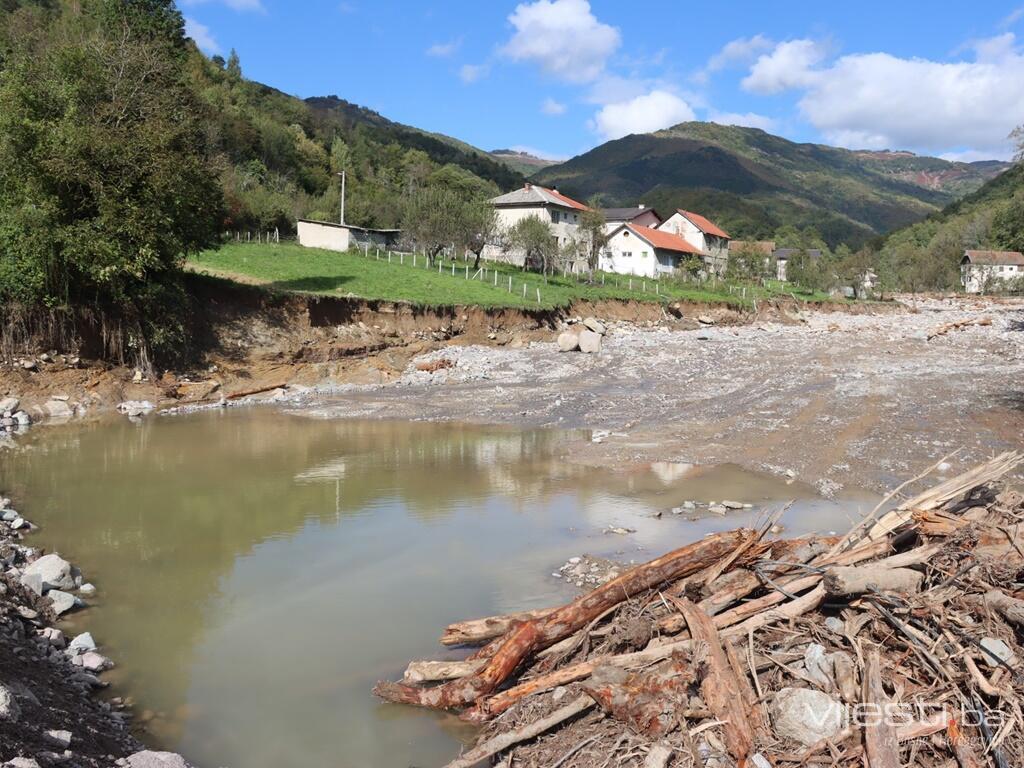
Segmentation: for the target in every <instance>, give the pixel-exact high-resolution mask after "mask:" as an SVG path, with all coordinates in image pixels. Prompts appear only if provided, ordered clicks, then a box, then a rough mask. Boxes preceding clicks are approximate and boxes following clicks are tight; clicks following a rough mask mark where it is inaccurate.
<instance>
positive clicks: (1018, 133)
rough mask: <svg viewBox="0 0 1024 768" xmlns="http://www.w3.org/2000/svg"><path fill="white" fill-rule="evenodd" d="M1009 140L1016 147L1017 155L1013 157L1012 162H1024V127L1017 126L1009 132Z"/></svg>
mask: <svg viewBox="0 0 1024 768" xmlns="http://www.w3.org/2000/svg"><path fill="white" fill-rule="evenodd" d="M1010 140H1011V141H1013V143H1014V144H1015V145H1016V147H1017V153H1016V154H1015V155H1014V160H1016V161H1017V162H1018V163H1019V162H1024V125H1018V126H1017V127H1016V128H1014V129H1013V130H1012V131H1010Z"/></svg>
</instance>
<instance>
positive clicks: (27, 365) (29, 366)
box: [21, 360, 39, 371]
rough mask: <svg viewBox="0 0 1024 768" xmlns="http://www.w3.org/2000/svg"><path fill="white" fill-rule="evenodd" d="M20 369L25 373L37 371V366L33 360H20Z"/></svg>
mask: <svg viewBox="0 0 1024 768" xmlns="http://www.w3.org/2000/svg"><path fill="white" fill-rule="evenodd" d="M21 367H22V368H24V369H25V370H26V371H35V370H38V369H39V364H38V363H37V362H36V361H35V360H22V361H21Z"/></svg>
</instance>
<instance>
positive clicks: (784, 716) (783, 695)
mask: <svg viewBox="0 0 1024 768" xmlns="http://www.w3.org/2000/svg"><path fill="white" fill-rule="evenodd" d="M845 714H846V713H845V711H844V709H843V705H842V704H840V703H839V702H838V701H836V700H835V699H833V698H832V697H831V696H829V695H828V694H827V693H822V692H821V691H812V690H811V689H810V688H783V689H782V690H781V691H779V692H778V693H777V694H775V700H774V701H773V702H772V711H771V715H772V723H774V725H775V734H776V735H777V736H780V737H782V738H786V739H792V740H794V741H798V742H800V743H801V744H803V745H804V746H805V747H809V746H811V744H816V743H818V742H819V741H821V740H822V739H831V738H834V737H835V735H836V734H838V733H839V732H840V731H841V730H842V729H843V720H844V719H845Z"/></svg>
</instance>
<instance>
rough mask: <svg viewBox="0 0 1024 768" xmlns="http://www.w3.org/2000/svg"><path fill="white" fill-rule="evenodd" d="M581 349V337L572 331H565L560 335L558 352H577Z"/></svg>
mask: <svg viewBox="0 0 1024 768" xmlns="http://www.w3.org/2000/svg"><path fill="white" fill-rule="evenodd" d="M579 348H580V337H579V335H578V334H576V333H573V332H572V331H563V332H562V333H560V334H558V351H559V352H575V351H576V350H577V349H579Z"/></svg>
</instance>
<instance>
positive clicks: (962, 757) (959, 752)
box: [946, 720, 981, 768]
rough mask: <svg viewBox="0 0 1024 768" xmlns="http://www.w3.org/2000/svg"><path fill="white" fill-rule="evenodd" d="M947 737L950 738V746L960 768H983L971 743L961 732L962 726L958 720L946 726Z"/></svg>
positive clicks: (951, 721)
mask: <svg viewBox="0 0 1024 768" xmlns="http://www.w3.org/2000/svg"><path fill="white" fill-rule="evenodd" d="M946 735H947V736H948V737H949V746H950V748H951V749H952V750H953V754H954V755H956V761H957V763H959V764H960V768H981V761H980V760H979V759H978V756H977V755H976V754H975V753H974V750H973V749H972V748H971V743H970V741H968V740H967V739H966V738H964V735H963V732H962V731H961V730H960V724H959V723H957V721H956V720H950V721H949V725H947V726H946Z"/></svg>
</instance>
